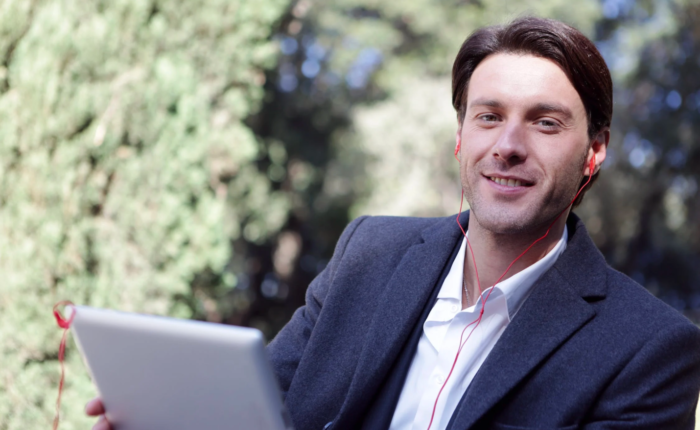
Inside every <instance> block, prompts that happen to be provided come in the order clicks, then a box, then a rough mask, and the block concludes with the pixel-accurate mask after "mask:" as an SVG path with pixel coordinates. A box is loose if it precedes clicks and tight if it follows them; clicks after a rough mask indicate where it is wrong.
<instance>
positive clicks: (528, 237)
mask: <svg viewBox="0 0 700 430" xmlns="http://www.w3.org/2000/svg"><path fill="white" fill-rule="evenodd" d="M568 213H569V212H568V211H567V212H566V213H564V214H562V216H561V217H560V218H559V219H558V220H557V222H556V223H554V225H552V228H551V229H550V231H549V234H547V236H546V237H545V238H544V239H542V240H540V241H539V242H537V243H536V244H535V245H534V246H532V248H530V250H529V251H528V252H526V253H525V254H524V255H523V256H522V257H520V258H519V259H518V260H517V261H515V262H514V263H513V261H514V260H515V259H516V258H518V256H519V255H520V254H522V253H523V251H525V250H526V249H527V248H528V247H529V246H530V245H532V244H533V243H534V242H535V241H536V240H537V239H539V238H541V237H542V236H544V235H545V233H546V232H547V229H548V228H549V224H550V223H551V221H550V222H549V223H547V224H545V225H543V226H541V227H539V228H536V229H532V230H531V231H527V232H523V233H512V234H502V233H494V232H492V231H489V230H486V229H484V228H483V227H482V226H481V225H479V222H478V221H477V220H476V217H474V216H470V217H469V224H468V229H469V230H468V231H469V244H470V245H471V250H472V251H473V253H474V259H472V254H471V252H470V251H469V247H467V250H466V253H465V255H464V277H465V281H466V287H467V291H468V292H469V299H468V300H467V296H466V294H464V296H463V300H462V302H463V305H466V304H467V303H472V304H473V303H476V299H477V298H478V297H479V285H481V290H482V291H483V290H486V289H487V288H489V287H491V286H493V285H494V284H495V283H496V282H497V281H498V282H501V281H504V280H506V279H508V278H510V277H511V276H513V275H515V274H516V273H518V272H520V271H521V270H523V269H525V268H527V267H529V266H531V265H532V264H534V263H536V262H537V261H539V260H540V259H542V258H543V257H544V256H545V255H547V253H548V252H549V251H551V250H552V249H553V248H554V247H555V246H556V244H557V242H559V240H560V239H561V236H562V234H563V233H564V227H565V225H566V218H567V216H568ZM474 260H476V267H477V270H478V273H479V282H477V277H476V271H475V270H474ZM511 263H513V265H512V266H511V267H510V269H509V270H508V272H507V273H506V274H505V275H504V274H503V273H504V272H505V271H506V270H507V269H508V266H509V265H510V264H511ZM501 276H502V277H501ZM499 278H500V281H499Z"/></svg>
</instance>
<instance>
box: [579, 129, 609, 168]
mask: <svg viewBox="0 0 700 430" xmlns="http://www.w3.org/2000/svg"><path fill="white" fill-rule="evenodd" d="M609 142H610V129H609V128H607V127H606V128H604V129H603V130H601V131H600V132H599V133H598V134H597V135H596V136H595V138H594V139H593V142H591V147H590V148H589V149H588V156H587V157H586V167H585V170H584V172H583V174H584V175H585V176H589V175H591V171H590V168H589V164H590V162H591V159H592V158H593V156H595V167H594V169H593V172H592V174H594V175H595V174H596V173H598V171H599V170H600V165H601V164H603V161H605V156H606V155H607V149H608V143H609Z"/></svg>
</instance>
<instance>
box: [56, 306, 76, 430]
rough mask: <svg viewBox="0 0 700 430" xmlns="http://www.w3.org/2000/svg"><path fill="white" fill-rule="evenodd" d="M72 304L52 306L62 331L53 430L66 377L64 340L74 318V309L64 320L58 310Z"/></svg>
mask: <svg viewBox="0 0 700 430" xmlns="http://www.w3.org/2000/svg"><path fill="white" fill-rule="evenodd" d="M72 305H73V303H72V302H70V301H68V300H62V301H60V302H58V303H56V304H55V305H54V306H53V316H54V318H56V324H58V326H59V327H60V328H62V329H63V336H61V344H60V346H59V347H58V362H59V363H60V365H61V379H60V381H59V382H58V398H57V399H56V415H54V417H53V430H56V429H58V422H59V420H60V416H61V394H62V393H63V382H64V380H65V376H66V369H65V365H64V363H63V359H64V356H65V353H66V339H67V337H68V329H69V328H70V325H71V323H73V318H75V309H74V310H73V311H72V312H71V314H70V316H69V317H68V318H67V319H66V318H64V317H63V315H61V312H60V311H59V310H58V308H59V307H60V306H72Z"/></svg>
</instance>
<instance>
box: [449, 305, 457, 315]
mask: <svg viewBox="0 0 700 430" xmlns="http://www.w3.org/2000/svg"><path fill="white" fill-rule="evenodd" d="M450 309H451V310H452V312H454V313H457V312H459V306H457V305H452V307H451V308H450Z"/></svg>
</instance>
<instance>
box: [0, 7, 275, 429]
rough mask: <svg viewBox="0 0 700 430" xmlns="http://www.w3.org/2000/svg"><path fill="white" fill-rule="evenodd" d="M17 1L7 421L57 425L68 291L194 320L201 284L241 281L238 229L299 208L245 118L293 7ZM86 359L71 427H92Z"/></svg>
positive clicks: (1, 303)
mask: <svg viewBox="0 0 700 430" xmlns="http://www.w3.org/2000/svg"><path fill="white" fill-rule="evenodd" d="M0 5H1V6H0V60H1V61H2V63H1V64H2V65H1V67H0V136H2V137H1V138H0V273H2V274H3V276H2V278H3V279H2V281H0V363H2V367H1V368H0V429H3V430H4V429H23V430H24V429H39V428H49V426H50V423H51V421H52V418H53V414H54V401H55V398H56V387H57V382H58V377H59V373H58V365H57V362H56V357H57V348H58V345H57V343H58V339H59V337H58V336H59V330H58V328H57V327H56V325H55V322H54V321H53V320H52V317H51V306H52V305H53V303H54V302H56V301H57V300H60V299H71V300H73V301H75V302H77V303H81V304H88V305H93V306H104V307H112V308H119V309H122V310H127V311H142V312H149V313H157V314H169V315H176V316H180V317H191V316H192V314H193V312H195V310H196V309H193V304H192V303H194V302H196V300H192V298H191V295H192V290H191V288H190V284H191V282H192V280H193V279H194V278H196V277H197V276H198V275H199V274H201V273H210V274H214V275H215V276H209V278H211V279H214V280H215V283H216V285H214V287H215V288H218V289H224V290H225V289H230V288H232V287H234V286H235V284H236V277H235V275H234V274H233V273H229V272H230V270H229V269H228V267H229V265H230V261H231V259H232V257H233V256H232V255H231V247H230V241H231V240H235V239H236V238H238V237H239V236H241V235H245V236H246V237H247V238H248V239H250V240H260V239H263V238H264V237H266V235H267V234H268V233H269V232H270V231H275V230H276V229H278V228H279V226H280V224H281V223H282V221H283V220H284V216H285V213H286V208H287V202H286V199H285V197H284V196H282V195H280V194H278V193H275V192H273V191H272V190H271V189H270V184H269V180H268V179H267V177H266V176H264V175H261V174H259V173H258V172H257V170H256V169H255V168H254V163H255V160H256V159H257V157H258V156H259V151H260V148H259V143H258V141H257V139H256V137H255V136H254V134H253V133H252V132H251V130H250V129H249V128H248V127H247V126H246V125H245V124H244V123H243V119H244V118H246V117H247V116H248V115H250V114H251V112H253V111H255V110H256V109H257V108H258V106H259V102H260V99H261V97H262V96H263V91H262V85H263V83H264V79H265V75H264V69H266V68H270V67H272V66H274V64H275V56H274V54H275V49H274V45H273V44H272V42H271V41H270V37H269V36H270V32H271V31H272V28H273V25H274V23H275V22H276V21H277V20H278V18H279V16H280V15H281V14H282V13H283V12H284V8H285V7H286V2H285V1H282V0H256V1H245V0H233V1H231V0H223V1H219V0H207V1H186V2H179V1H156V2H154V1H142V0H110V1H95V2H88V1H77V0H62V1H33V2H28V1H23V0H17V1H4V2H2V3H0ZM234 177H235V178H240V179H237V180H236V181H235V184H231V182H232V179H233V178H234ZM198 303H204V305H206V303H207V302H206V300H200V301H199V302H198ZM79 361H80V360H79V355H78V354H77V351H76V350H75V349H74V348H73V347H69V350H68V370H67V372H68V373H67V385H66V390H65V397H64V399H65V400H64V408H63V411H64V415H63V421H62V425H61V428H62V429H64V430H68V429H78V428H80V429H84V428H88V426H89V425H90V424H88V423H89V421H90V420H87V419H86V418H85V417H83V416H82V415H83V413H82V407H83V404H84V402H85V400H86V399H89V398H90V397H91V396H93V395H94V391H93V389H92V387H91V384H90V382H89V380H88V377H87V375H86V372H85V370H84V368H83V366H82V364H80V363H79Z"/></svg>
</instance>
